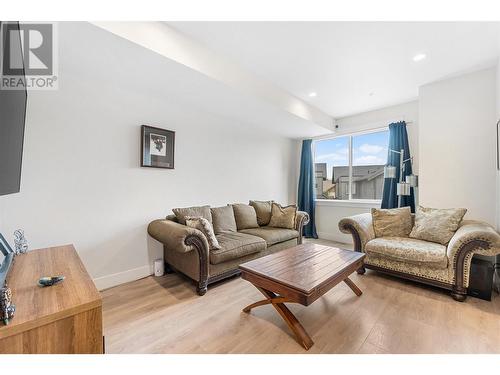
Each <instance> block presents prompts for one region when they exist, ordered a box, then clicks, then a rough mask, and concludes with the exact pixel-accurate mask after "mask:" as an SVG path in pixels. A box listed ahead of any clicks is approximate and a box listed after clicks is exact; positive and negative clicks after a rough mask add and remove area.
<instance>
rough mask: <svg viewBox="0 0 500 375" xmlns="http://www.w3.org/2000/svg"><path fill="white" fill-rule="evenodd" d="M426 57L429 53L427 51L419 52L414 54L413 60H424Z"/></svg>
mask: <svg viewBox="0 0 500 375" xmlns="http://www.w3.org/2000/svg"><path fill="white" fill-rule="evenodd" d="M426 57H427V55H426V54H425V53H419V54H417V55H415V56H413V61H422V60H425V58H426Z"/></svg>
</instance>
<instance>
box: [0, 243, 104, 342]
mask: <svg viewBox="0 0 500 375" xmlns="http://www.w3.org/2000/svg"><path fill="white" fill-rule="evenodd" d="M60 275H63V276H65V280H64V281H62V282H60V283H58V284H55V285H53V286H50V287H40V286H39V285H38V279H40V277H43V276H60ZM7 285H8V287H10V288H11V290H12V303H13V304H14V305H16V312H15V315H14V318H13V319H12V320H11V321H10V322H9V324H8V325H7V326H4V325H3V323H0V338H4V337H7V336H11V335H14V334H18V333H20V332H23V331H26V330H29V329H32V328H34V327H38V326H40V325H44V324H48V323H51V322H53V321H56V320H59V319H64V318H66V317H68V316H72V315H75V314H78V313H80V312H82V311H87V310H90V309H93V308H96V307H99V306H101V305H102V300H101V295H100V294H99V292H98V290H97V288H96V286H95V284H94V282H93V281H92V278H91V277H90V275H89V274H88V272H87V270H86V269H85V267H84V265H83V263H82V261H81V259H80V257H79V256H78V253H77V252H76V250H75V248H74V246H73V245H65V246H57V247H51V248H47V249H38V250H33V251H30V252H28V253H26V254H21V255H18V256H16V257H15V259H14V264H13V265H12V268H11V270H10V273H9V276H8V279H7Z"/></svg>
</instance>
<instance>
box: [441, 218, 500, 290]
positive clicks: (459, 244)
mask: <svg viewBox="0 0 500 375" xmlns="http://www.w3.org/2000/svg"><path fill="white" fill-rule="evenodd" d="M476 253H477V254H481V255H486V256H494V255H498V254H500V235H499V234H498V233H497V231H496V230H495V229H494V228H493V227H492V226H491V225H489V224H487V223H485V222H482V221H474V220H464V221H462V223H461V225H460V227H459V228H458V230H457V231H456V232H455V234H454V235H453V237H452V238H451V240H450V242H449V243H448V248H447V255H448V261H449V264H450V267H453V269H454V273H455V285H457V288H458V289H462V290H464V288H467V287H468V285H469V272H470V265H471V260H472V256H473V255H474V254H476Z"/></svg>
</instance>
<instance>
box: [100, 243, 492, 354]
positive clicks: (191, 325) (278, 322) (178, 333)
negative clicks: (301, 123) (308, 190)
mask: <svg viewBox="0 0 500 375" xmlns="http://www.w3.org/2000/svg"><path fill="white" fill-rule="evenodd" d="M319 242H320V243H324V244H328V245H335V244H334V243H332V242H329V241H319ZM352 280H353V281H354V282H355V283H356V284H357V285H358V286H359V287H360V288H361V289H362V290H363V295H362V296H361V297H356V296H355V295H354V293H352V291H351V290H350V289H349V287H348V286H347V285H344V284H343V283H341V284H339V285H337V286H336V287H335V288H334V289H332V290H331V291H330V292H328V293H327V294H326V295H325V296H323V297H322V298H320V299H319V300H317V301H316V302H314V303H313V304H312V305H311V306H309V307H304V306H301V305H295V304H289V307H290V310H291V311H292V312H293V313H294V314H295V315H296V316H297V318H298V319H299V320H300V321H301V323H302V324H303V325H304V327H305V328H306V330H307V331H308V332H309V334H310V335H311V337H312V339H313V340H314V342H315V345H314V346H313V347H312V348H311V349H310V350H309V351H307V352H306V351H305V350H304V349H303V348H302V347H301V346H300V345H298V344H297V342H296V341H295V340H294V338H293V337H292V335H291V333H290V332H289V330H288V327H287V326H286V324H285V323H284V321H283V320H282V319H281V318H280V317H279V316H278V314H277V312H276V311H275V310H274V309H273V308H272V307H271V306H263V307H259V308H256V309H255V310H252V312H251V313H250V314H246V313H243V312H242V311H241V309H242V308H243V307H245V306H246V305H248V304H250V303H252V302H255V301H257V300H260V299H262V295H261V294H260V292H259V291H257V289H255V287H253V286H252V285H251V284H250V283H248V282H246V281H244V280H242V279H241V278H234V279H231V280H228V281H225V282H222V283H219V284H218V285H216V286H212V287H209V290H208V293H207V294H206V295H205V296H203V297H199V296H198V295H197V294H196V292H195V288H194V285H193V284H192V283H191V282H189V281H188V280H186V279H185V278H184V277H181V276H179V275H176V274H170V275H166V276H163V277H159V278H156V277H147V278H145V279H142V280H138V281H134V282H131V283H128V284H124V285H120V286H118V287H115V288H111V289H108V290H105V291H103V292H102V295H103V314H104V334H105V336H106V352H107V353H500V297H499V296H498V295H495V296H494V299H493V300H492V302H487V301H482V300H479V299H475V298H470V297H469V298H468V299H467V301H466V302H465V303H459V302H456V301H454V300H452V299H451V297H449V295H448V294H447V293H446V292H445V291H441V290H439V289H434V288H430V287H425V286H422V285H419V284H415V283H411V282H406V281H402V280H400V279H396V278H392V277H389V276H383V275H381V274H379V273H376V272H373V271H369V270H368V271H367V273H366V274H365V275H363V276H359V275H357V274H353V275H352Z"/></svg>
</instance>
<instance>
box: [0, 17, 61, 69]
mask: <svg viewBox="0 0 500 375" xmlns="http://www.w3.org/2000/svg"><path fill="white" fill-rule="evenodd" d="M2 32H3V35H2V40H3V42H4V47H3V52H4V53H3V61H2V66H3V72H2V73H3V75H5V76H22V75H26V76H51V75H52V74H53V62H54V48H53V47H54V44H53V25H52V24H49V23H46V24H44V23H37V24H21V25H17V24H6V25H4V27H2ZM19 38H20V41H19ZM19 42H20V43H19ZM19 45H21V48H22V52H21V53H15V52H16V51H15V50H14V49H15V48H19ZM17 52H19V51H17ZM21 56H22V58H23V60H24V71H23V61H19V58H20V57H21Z"/></svg>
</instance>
